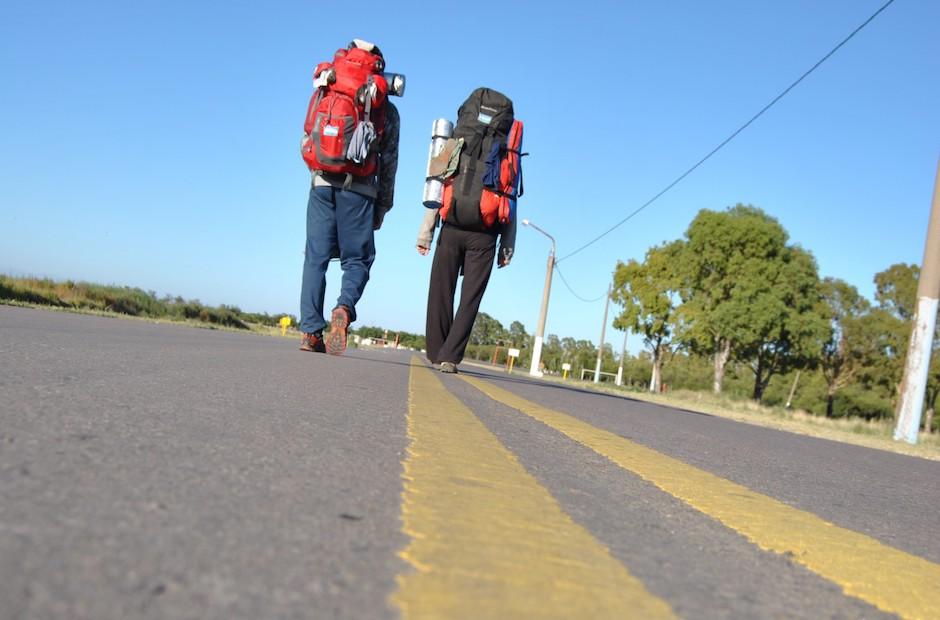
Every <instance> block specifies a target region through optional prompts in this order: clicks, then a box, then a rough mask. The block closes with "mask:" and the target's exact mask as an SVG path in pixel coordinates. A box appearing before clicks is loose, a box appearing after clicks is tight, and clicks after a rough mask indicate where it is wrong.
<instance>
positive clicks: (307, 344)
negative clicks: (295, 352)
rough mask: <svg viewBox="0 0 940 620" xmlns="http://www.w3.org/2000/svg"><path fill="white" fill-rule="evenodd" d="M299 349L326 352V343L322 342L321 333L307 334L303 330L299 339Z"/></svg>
mask: <svg viewBox="0 0 940 620" xmlns="http://www.w3.org/2000/svg"><path fill="white" fill-rule="evenodd" d="M300 350H301V351H310V352H311V353H326V345H325V344H323V333H322V332H314V333H312V334H308V333H307V332H304V336H303V338H302V339H301V341H300Z"/></svg>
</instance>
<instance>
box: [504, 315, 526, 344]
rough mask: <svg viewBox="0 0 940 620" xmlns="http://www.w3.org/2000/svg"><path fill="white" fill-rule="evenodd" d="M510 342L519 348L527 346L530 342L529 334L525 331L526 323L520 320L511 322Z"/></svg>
mask: <svg viewBox="0 0 940 620" xmlns="http://www.w3.org/2000/svg"><path fill="white" fill-rule="evenodd" d="M508 336H509V342H511V343H512V346H513V347H515V348H518V349H521V348H523V347H527V346H528V343H529V334H527V333H526V331H525V325H523V324H522V323H520V322H519V321H513V322H512V323H510V324H509V334H508Z"/></svg>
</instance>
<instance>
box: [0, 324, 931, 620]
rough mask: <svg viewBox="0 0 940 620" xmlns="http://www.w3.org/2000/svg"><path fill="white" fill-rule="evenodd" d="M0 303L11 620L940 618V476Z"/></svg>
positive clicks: (484, 382) (512, 381)
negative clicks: (64, 619)
mask: <svg viewBox="0 0 940 620" xmlns="http://www.w3.org/2000/svg"><path fill="white" fill-rule="evenodd" d="M297 344H298V343H296V342H294V341H292V340H288V339H277V338H268V337H263V336H257V335H250V334H237V333H229V332H218V331H210V330H201V329H192V328H187V327H182V326H176V325H159V324H151V323H146V322H142V321H129V320H119V319H111V318H103V317H92V316H80V315H72V314H65V313H58V312H47V311H40V310H30V309H23V308H14V307H4V306H0V619H2V620H6V619H10V620H12V619H25V618H43V619H45V618H69V619H84V618H88V619H111V618H114V619H126V618H219V619H221V618H238V619H241V618H244V619H259V618H317V619H319V618H351V619H371V618H398V617H401V618H419V617H429V618H430V617H433V618H529V617H532V618H535V617H558V618H573V617H585V618H598V617H620V618H622V617H682V618H882V617H895V616H901V617H911V618H914V617H925V618H926V617H940V538H938V535H937V533H938V532H940V496H938V491H940V463H937V462H932V461H927V460H923V459H918V458H914V457H907V456H901V455H896V454H891V453H886V452H881V451H877V450H871V449H867V448H862V447H856V446H847V445H842V444H838V443H834V442H830V441H825V440H820V439H814V438H808V437H802V436H798V435H793V434H789V433H785V432H780V431H775V430H771V429H765V428H759V427H755V426H750V425H746V424H740V423H735V422H731V421H728V420H725V419H721V418H716V417H713V416H708V415H703V414H698V413H692V412H687V411H681V410H676V409H670V408H667V407H661V406H657V405H651V404H647V403H642V402H637V401H633V400H629V399H624V398H618V397H613V396H609V395H602V394H597V393H592V392H589V391H583V390H579V389H576V388H572V387H568V386H561V385H556V384H548V383H541V382H537V381H533V380H530V379H528V378H527V377H524V376H522V375H520V374H515V375H512V376H507V375H506V374H505V373H502V372H498V371H492V370H486V369H480V368H477V367H466V368H463V369H462V370H463V372H462V373H461V374H460V375H458V376H444V375H440V373H434V372H432V371H430V370H428V369H426V368H425V367H424V366H423V365H421V364H420V362H419V361H418V360H419V357H415V356H414V354H412V353H409V352H404V351H392V350H369V351H366V350H355V349H351V350H349V351H348V352H347V354H346V355H345V356H343V357H330V356H326V355H319V354H309V353H301V352H300V351H298V350H297Z"/></svg>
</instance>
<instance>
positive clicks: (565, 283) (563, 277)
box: [555, 261, 607, 304]
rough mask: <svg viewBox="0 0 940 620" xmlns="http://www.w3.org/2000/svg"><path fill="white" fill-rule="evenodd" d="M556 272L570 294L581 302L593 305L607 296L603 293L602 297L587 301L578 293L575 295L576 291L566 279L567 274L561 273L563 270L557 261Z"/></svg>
mask: <svg viewBox="0 0 940 620" xmlns="http://www.w3.org/2000/svg"><path fill="white" fill-rule="evenodd" d="M555 271H557V272H558V277H559V278H561V281H562V282H563V283H564V285H565V288H567V289H568V292H569V293H571V294H572V295H574V296H575V297H577V298H578V299H580V300H581V301H583V302H585V303H589V304H592V303H594V302H595V301H600V300H601V299H603V298H604V297H606V296H607V293H602V294H601V296H600V297H597V298H595V299H585V298H584V297H581V296H580V295H578V294H577V293H575V292H574V289H573V288H571V285H570V284H568V280H566V279H565V274H563V273H562V272H561V269H559V268H558V261H555Z"/></svg>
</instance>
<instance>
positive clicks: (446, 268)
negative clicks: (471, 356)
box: [425, 224, 497, 364]
mask: <svg viewBox="0 0 940 620" xmlns="http://www.w3.org/2000/svg"><path fill="white" fill-rule="evenodd" d="M496 237H497V233H495V232H492V233H490V232H474V231H469V230H461V229H459V228H455V227H453V226H448V225H446V224H445V225H444V226H443V227H441V234H440V237H439V238H438V240H437V248H436V249H435V250H434V264H433V265H432V267H431V287H430V289H429V290H428V319H427V329H426V331H425V336H426V337H427V352H428V359H429V360H430V361H431V362H432V363H438V362H453V363H455V364H457V363H460V362H461V361H462V360H463V354H464V351H466V349H467V343H468V342H469V341H470V332H471V331H472V330H473V322H474V321H475V320H476V318H477V312H478V311H479V310H480V301H482V300H483V293H484V292H485V291H486V284H487V283H488V282H489V280H490V272H492V271H493V258H494V257H495V256H496ZM461 271H462V272H463V284H462V285H461V287H460V306H459V307H458V308H457V315H456V316H455V315H454V294H455V293H456V291H457V277H458V276H459V275H460V273H461Z"/></svg>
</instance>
